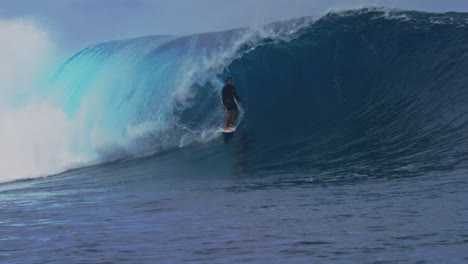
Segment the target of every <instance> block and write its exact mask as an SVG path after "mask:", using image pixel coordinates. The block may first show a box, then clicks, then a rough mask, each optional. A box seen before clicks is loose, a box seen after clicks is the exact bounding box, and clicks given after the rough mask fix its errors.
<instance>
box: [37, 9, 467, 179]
mask: <svg viewBox="0 0 468 264" xmlns="http://www.w3.org/2000/svg"><path fill="white" fill-rule="evenodd" d="M467 21H468V15H467V14H461V13H444V14H434V13H422V12H408V11H398V10H387V9H362V10H351V11H346V12H335V13H330V14H327V15H325V16H323V17H321V18H319V19H316V20H314V19H311V18H304V19H298V20H292V21H286V22H282V23H275V24H272V25H268V26H265V27H261V28H256V29H239V30H231V31H226V32H217V33H207V34H198V35H192V36H185V37H177V36H150V37H144V38H138V39H131V40H122V41H112V42H107V43H102V44H97V45H94V46H92V47H89V48H87V49H85V50H83V51H80V52H78V53H77V54H75V55H74V56H72V57H70V58H68V59H67V60H65V61H64V62H63V63H62V64H61V65H60V66H59V67H58V69H57V70H56V71H55V72H54V74H52V75H51V77H50V79H49V80H48V82H49V83H50V85H48V86H47V87H48V88H47V89H46V90H45V91H44V94H45V97H48V98H54V102H55V105H57V106H59V107H61V108H63V109H65V112H66V114H67V116H68V118H69V119H71V120H75V122H80V124H82V125H81V127H80V130H79V133H78V132H77V133H76V135H75V141H76V143H75V151H77V152H84V153H86V154H87V155H90V156H91V157H93V159H99V160H101V161H102V160H108V159H114V158H121V157H128V156H135V155H147V154H148V153H154V152H157V151H160V150H162V149H167V148H178V147H181V146H185V145H188V144H191V143H194V142H202V143H207V144H211V143H208V142H210V141H213V140H215V141H216V138H220V134H219V133H218V132H217V130H218V129H219V127H220V126H221V122H222V117H223V112H222V111H221V105H220V88H221V87H222V84H223V81H224V79H225V77H226V76H228V75H232V76H233V77H234V80H235V83H236V85H237V86H238V89H239V93H240V96H241V97H242V98H243V99H244V101H245V103H246V107H245V109H244V111H243V112H244V117H243V121H242V124H241V127H240V128H239V131H238V132H236V134H235V135H234V137H235V136H238V137H242V135H244V136H245V135H248V137H249V140H250V142H251V143H250V145H249V148H250V152H249V153H251V154H250V156H249V159H250V160H252V163H251V164H255V166H253V169H256V170H262V168H265V167H270V168H274V167H283V168H284V166H287V167H288V168H289V169H290V170H299V171H308V172H313V171H314V170H317V169H320V170H326V171H329V172H330V173H334V174H335V175H339V174H340V173H343V175H355V176H356V175H357V176H359V175H367V176H369V175H379V174H381V173H383V172H385V173H386V174H388V173H389V172H395V173H401V172H411V173H417V172H427V171H432V170H439V169H454V168H457V167H466V165H467V158H466V157H468V155H467V154H468V153H467V149H468V148H467V147H468V140H467V137H466V135H467V132H468V114H467V113H468V111H467V110H468V108H467V107H468V93H467V92H466V85H467V83H468V72H467V69H468V45H467V44H466V43H468V28H467ZM350 172H351V173H350Z"/></svg>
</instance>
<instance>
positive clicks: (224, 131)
mask: <svg viewBox="0 0 468 264" xmlns="http://www.w3.org/2000/svg"><path fill="white" fill-rule="evenodd" d="M236 128H237V126H235V127H230V128H229V130H224V128H221V133H233V132H234V131H236Z"/></svg>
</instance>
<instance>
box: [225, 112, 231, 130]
mask: <svg viewBox="0 0 468 264" xmlns="http://www.w3.org/2000/svg"><path fill="white" fill-rule="evenodd" d="M230 117H231V111H229V110H228V111H227V113H226V118H224V130H227V129H228V124H229V118H230Z"/></svg>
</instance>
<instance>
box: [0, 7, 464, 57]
mask: <svg viewBox="0 0 468 264" xmlns="http://www.w3.org/2000/svg"><path fill="white" fill-rule="evenodd" d="M369 6H370V7H381V6H383V7H390V8H400V9H406V10H421V11H430V12H446V11H456V12H468V1H467V0H452V1H451V0H407V1H404V0H367V1H365V0H65V1H61V0H0V22H1V21H5V20H6V21H12V20H26V21H30V22H32V23H35V24H37V25H38V26H39V27H40V28H41V29H43V30H45V31H47V32H48V34H49V36H50V37H51V38H52V39H53V40H54V41H56V42H57V43H58V45H59V46H60V47H62V48H63V50H65V51H66V52H71V51H77V50H79V49H82V48H85V47H87V46H89V45H91V44H94V43H99V42H103V41H108V40H115V39H126V38H133V37H139V36H145V35H161V34H169V35H186V34H194V33H200V32H211V31H220V30H225V29H231V28H238V27H245V26H256V25H262V24H266V23H269V22H273V21H279V20H285V19H290V18H296V17H302V16H320V15H323V14H325V13H326V12H327V11H330V10H337V9H351V8H362V7H369Z"/></svg>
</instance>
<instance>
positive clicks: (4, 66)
mask: <svg viewBox="0 0 468 264" xmlns="http://www.w3.org/2000/svg"><path fill="white" fill-rule="evenodd" d="M0 35H1V36H2V41H0V58H2V59H1V60H0V146H1V147H0V173H1V174H0V182H5V181H11V180H16V179H21V178H31V177H38V176H43V175H50V174H53V173H58V172H60V171H62V170H64V169H66V168H68V167H70V166H72V164H75V163H77V162H84V161H85V158H84V157H78V156H77V155H75V154H73V149H72V140H71V135H72V133H73V127H72V125H73V124H72V123H71V121H69V120H67V117H66V115H65V113H64V112H63V111H62V110H60V109H56V108H54V107H53V106H52V105H50V104H48V103H44V102H41V101H40V100H39V99H38V98H39V96H38V94H37V91H38V87H37V83H38V81H37V80H38V78H39V77H40V73H41V72H42V71H43V69H44V68H45V67H46V65H48V62H49V61H53V60H54V59H55V58H53V56H52V49H53V45H52V44H51V42H50V41H49V36H48V34H47V33H46V32H45V31H43V30H41V29H40V28H39V27H37V26H36V25H35V24H34V23H32V22H30V21H25V20H9V21H0Z"/></svg>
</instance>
